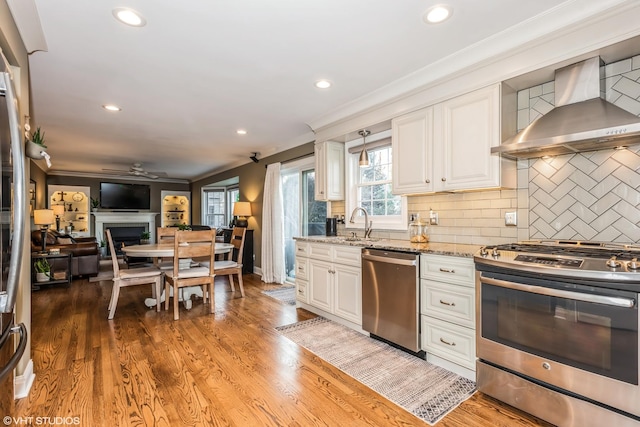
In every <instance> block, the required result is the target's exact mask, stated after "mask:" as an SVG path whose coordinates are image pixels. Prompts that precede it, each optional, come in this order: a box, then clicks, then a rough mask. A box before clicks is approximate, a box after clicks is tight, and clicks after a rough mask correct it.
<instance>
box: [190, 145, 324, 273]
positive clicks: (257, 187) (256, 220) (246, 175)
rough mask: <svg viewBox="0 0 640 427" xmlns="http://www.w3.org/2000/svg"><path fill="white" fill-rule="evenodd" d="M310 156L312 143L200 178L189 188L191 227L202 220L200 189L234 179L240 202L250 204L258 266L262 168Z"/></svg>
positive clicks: (260, 249) (251, 227) (260, 234)
mask: <svg viewBox="0 0 640 427" xmlns="http://www.w3.org/2000/svg"><path fill="white" fill-rule="evenodd" d="M310 153H313V142H309V143H307V144H304V145H300V146H298V147H295V148H292V149H290V150H287V151H283V152H281V153H278V154H274V155H273V156H269V157H265V158H264V159H260V163H253V162H251V163H247V164H246V165H242V166H238V167H237V168H233V169H229V170H227V171H224V172H221V173H219V174H216V175H212V176H210V177H207V178H204V179H201V180H199V181H196V182H194V183H193V184H192V185H191V200H192V205H193V212H192V218H193V223H194V224H200V223H201V221H202V204H201V196H202V187H204V186H206V185H210V184H214V183H216V182H220V181H224V180H226V179H229V178H233V177H236V176H237V177H238V178H239V186H240V200H241V201H243V202H244V201H246V202H251V212H252V213H253V215H252V216H251V218H249V228H250V229H253V230H254V232H253V247H254V253H255V264H254V265H255V266H256V267H260V266H262V262H261V260H262V257H261V255H262V197H263V195H262V192H263V189H264V177H265V174H266V167H265V165H268V164H270V163H275V162H286V161H288V160H292V159H295V158H297V157H300V156H304V155H307V154H310Z"/></svg>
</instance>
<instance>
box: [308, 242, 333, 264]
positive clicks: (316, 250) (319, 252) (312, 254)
mask: <svg viewBox="0 0 640 427" xmlns="http://www.w3.org/2000/svg"><path fill="white" fill-rule="evenodd" d="M309 258H312V259H320V260H322V261H331V245H325V244H322V243H309Z"/></svg>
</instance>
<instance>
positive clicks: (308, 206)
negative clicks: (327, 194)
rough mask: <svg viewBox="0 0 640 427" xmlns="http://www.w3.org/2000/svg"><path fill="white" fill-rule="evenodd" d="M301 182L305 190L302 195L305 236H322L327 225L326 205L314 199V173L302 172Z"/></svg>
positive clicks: (309, 171) (310, 171) (311, 171)
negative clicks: (303, 200)
mask: <svg viewBox="0 0 640 427" xmlns="http://www.w3.org/2000/svg"><path fill="white" fill-rule="evenodd" d="M302 180H303V183H304V188H305V189H306V192H305V194H304V195H303V197H304V199H305V206H304V212H303V215H304V224H305V226H306V233H305V235H307V236H323V235H324V234H325V228H326V225H327V221H326V219H327V203H326V202H318V201H316V200H315V198H314V193H315V171H313V170H308V171H304V172H302Z"/></svg>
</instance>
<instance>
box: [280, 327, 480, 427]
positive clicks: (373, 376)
mask: <svg viewBox="0 0 640 427" xmlns="http://www.w3.org/2000/svg"><path fill="white" fill-rule="evenodd" d="M276 329H277V330H278V331H279V332H280V333H281V334H282V335H284V336H285V337H287V338H289V339H290V340H292V341H293V342H295V343H297V344H299V345H301V346H303V347H305V348H306V349H308V350H309V351H311V352H313V353H315V354H317V355H318V356H320V357H321V358H322V359H324V360H326V361H327V362H329V363H331V364H332V365H334V366H336V367H337V368H339V369H340V370H342V371H343V372H345V373H347V374H348V375H350V376H352V377H353V378H355V379H356V380H358V381H360V382H361V383H363V384H365V385H366V386H368V387H370V388H371V389H373V390H375V391H377V392H378V393H380V394H381V395H383V396H384V397H386V398H387V399H389V400H391V401H392V402H395V403H396V404H398V405H399V406H401V407H403V408H404V409H406V410H407V411H409V412H411V413H412V414H413V415H415V416H416V417H418V418H420V419H422V420H424V421H425V422H427V423H429V424H431V425H433V424H435V423H437V422H438V421H439V420H440V419H441V418H442V417H444V416H445V415H446V414H447V413H449V412H450V411H451V410H453V409H454V408H455V407H456V406H458V405H459V404H460V403H462V402H464V401H465V400H466V399H468V398H469V397H471V395H473V393H474V392H475V390H476V384H475V383H474V382H473V381H470V380H468V379H466V378H464V377H461V376H459V375H457V374H454V373H453V372H449V371H447V370H446V369H444V368H441V367H439V366H435V365H433V364H431V363H429V362H427V361H425V360H422V359H419V358H417V357H414V356H412V355H410V354H407V353H405V352H403V351H401V350H398V349H396V348H393V347H391V346H389V345H387V344H385V343H382V342H380V341H377V340H374V339H372V338H369V337H368V336H366V335H363V334H361V333H359V332H356V331H354V330H351V329H349V328H347V327H345V326H342V325H340V324H338V323H335V322H332V321H330V320H327V319H325V318H323V317H316V318H314V319H310V320H305V321H303V322H298V323H294V324H292V325H287V326H280V327H278V328H276ZM345 343H348V345H345Z"/></svg>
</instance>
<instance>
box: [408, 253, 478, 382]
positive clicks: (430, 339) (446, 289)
mask: <svg viewBox="0 0 640 427" xmlns="http://www.w3.org/2000/svg"><path fill="white" fill-rule="evenodd" d="M475 308H476V307H475V275H474V266H473V259H471V258H463V257H453V256H445V255H432V254H426V255H421V256H420V325H421V336H420V341H421V347H422V350H424V351H425V352H426V353H427V360H428V361H430V362H432V363H435V364H438V365H442V366H444V367H445V368H448V369H450V370H453V371H455V372H457V373H459V374H461V375H464V376H466V377H467V378H470V379H472V380H475V363H476V347H475V336H476V326H475V324H476V311H475Z"/></svg>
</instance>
